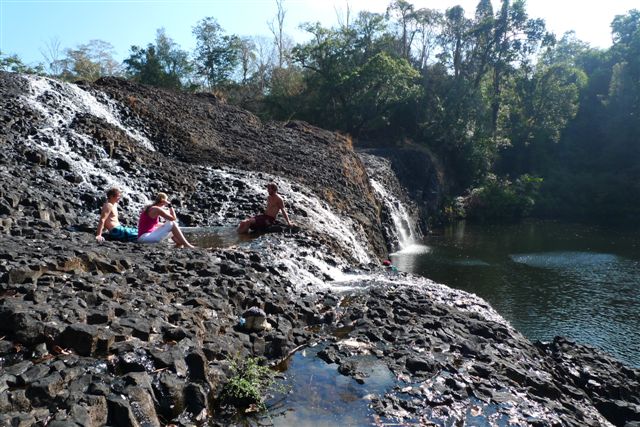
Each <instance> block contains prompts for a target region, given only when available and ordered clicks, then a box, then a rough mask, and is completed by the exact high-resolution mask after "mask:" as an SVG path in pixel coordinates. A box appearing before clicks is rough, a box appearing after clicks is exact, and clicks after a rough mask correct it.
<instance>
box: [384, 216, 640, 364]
mask: <svg viewBox="0 0 640 427" xmlns="http://www.w3.org/2000/svg"><path fill="white" fill-rule="evenodd" d="M425 245H426V246H427V247H426V248H425V250H424V251H422V253H415V252H416V251H413V253H397V254H394V255H392V260H393V262H394V264H395V265H396V266H397V267H398V269H399V270H401V271H407V272H412V273H416V274H420V275H423V276H425V277H428V278H430V279H432V280H434V281H436V282H440V283H444V284H446V285H449V286H451V287H454V288H458V289H463V290H465V291H468V292H472V293H475V294H476V295H478V296H480V297H482V298H484V299H485V300H487V301H488V302H489V303H490V304H491V305H492V306H493V307H494V308H495V309H496V310H497V311H498V312H499V313H500V314H501V315H502V316H503V317H504V318H505V319H507V320H508V321H509V322H510V323H511V324H512V325H513V326H514V327H515V328H516V329H518V330H519V331H521V332H522V333H523V334H525V335H526V336H527V337H528V338H530V339H532V340H542V341H548V340H551V339H552V338H553V337H554V336H556V335H562V336H565V337H568V338H570V339H572V340H575V341H577V342H579V343H583V344H589V345H592V346H595V347H598V348H601V349H603V350H605V351H607V352H608V353H610V354H612V355H614V356H616V357H617V358H618V359H619V360H621V361H623V362H624V363H626V364H628V365H631V366H634V367H640V228H638V227H635V228H633V229H630V228H628V227H627V228H604V227H595V226H587V225H579V224H566V223H560V222H547V221H545V222H526V223H523V224H517V225H469V224H465V223H464V222H461V223H457V224H455V225H452V226H449V227H447V228H446V229H444V230H440V231H437V232H434V233H433V234H430V235H429V236H427V238H426V239H425Z"/></svg>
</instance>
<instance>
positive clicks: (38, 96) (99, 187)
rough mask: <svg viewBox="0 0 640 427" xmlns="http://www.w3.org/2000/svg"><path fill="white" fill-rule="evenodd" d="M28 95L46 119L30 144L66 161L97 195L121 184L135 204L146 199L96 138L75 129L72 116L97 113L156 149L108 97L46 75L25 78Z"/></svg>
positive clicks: (29, 102)
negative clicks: (130, 124) (128, 121)
mask: <svg viewBox="0 0 640 427" xmlns="http://www.w3.org/2000/svg"><path fill="white" fill-rule="evenodd" d="M24 78H25V79H26V81H27V84H28V94H26V95H25V96H23V100H24V102H25V105H26V106H28V107H29V108H31V109H32V110H34V111H36V112H38V113H40V114H41V116H42V118H43V121H44V123H42V124H41V125H40V126H39V128H38V131H37V133H36V134H35V135H31V136H29V138H28V139H27V143H28V144H29V145H31V146H32V147H34V148H37V149H40V150H42V151H44V152H46V153H48V154H49V155H50V156H51V157H52V158H56V159H62V160H63V161H64V162H66V163H67V164H68V165H69V167H70V168H71V170H73V171H74V172H76V173H77V174H78V175H79V176H81V177H82V178H83V179H82V182H80V183H78V188H80V189H84V190H90V191H93V192H96V193H99V194H102V193H103V192H104V189H105V188H108V187H111V186H117V187H119V188H120V189H121V190H123V191H124V192H125V193H127V194H128V195H129V197H130V198H131V200H132V202H133V203H132V204H133V205H134V206H135V207H138V206H142V205H143V204H144V203H147V202H148V200H147V199H146V197H145V196H143V195H140V192H139V191H136V190H135V189H136V187H137V185H136V180H135V179H134V178H133V177H130V176H129V174H128V173H127V172H126V171H124V170H123V169H122V168H121V167H120V166H119V165H118V164H117V162H115V161H114V160H112V159H111V158H109V155H108V153H107V152H106V151H105V149H104V148H103V147H101V146H100V144H98V143H96V141H95V140H94V139H92V138H91V137H89V136H88V135H85V134H83V133H80V132H78V131H76V130H74V129H73V127H72V123H73V121H74V119H76V118H77V117H79V116H81V115H90V116H94V117H97V118H99V119H101V120H104V121H105V122H107V123H109V124H111V125H113V126H115V127H116V128H118V129H120V130H122V131H123V132H124V133H125V134H126V135H127V136H129V137H130V138H131V139H132V140H134V141H136V142H137V143H138V145H139V146H140V147H141V148H144V149H147V150H151V151H153V150H154V147H153V144H151V142H150V141H149V140H148V139H147V138H145V137H144V136H143V135H142V134H141V133H140V132H139V131H138V130H136V129H133V128H131V127H129V126H125V125H124V124H123V123H122V121H121V119H120V117H119V113H118V112H117V108H116V104H115V102H114V101H112V100H109V99H108V98H107V97H106V96H104V95H102V96H100V100H99V99H98V98H97V97H96V96H94V95H92V94H90V93H89V92H87V91H85V90H83V89H81V88H79V87H78V86H76V85H73V84H69V83H63V82H58V81H56V80H52V79H49V78H46V77H37V76H25V77H24Z"/></svg>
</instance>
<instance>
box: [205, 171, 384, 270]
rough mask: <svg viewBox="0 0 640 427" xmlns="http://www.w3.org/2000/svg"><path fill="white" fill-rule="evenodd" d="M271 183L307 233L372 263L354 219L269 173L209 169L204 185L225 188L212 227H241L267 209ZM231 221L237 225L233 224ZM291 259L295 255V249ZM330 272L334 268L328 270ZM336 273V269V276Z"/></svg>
mask: <svg viewBox="0 0 640 427" xmlns="http://www.w3.org/2000/svg"><path fill="white" fill-rule="evenodd" d="M269 182H275V183H276V184H277V186H278V193H280V194H281V195H282V197H283V199H284V201H285V208H286V210H287V212H288V214H289V217H290V219H291V220H292V221H293V222H294V223H295V224H296V225H297V226H300V227H302V228H303V229H305V230H308V231H312V232H314V233H316V234H318V235H321V236H326V237H328V238H329V240H331V241H332V242H333V243H334V244H336V245H338V246H340V248H342V250H343V251H344V252H346V253H348V254H349V255H350V257H351V258H353V260H355V261H356V262H357V263H360V264H368V263H370V262H371V261H372V258H371V256H370V255H369V253H370V250H369V248H368V247H367V244H366V243H365V242H367V239H366V235H365V232H364V230H362V227H361V226H360V225H358V224H357V223H356V222H354V221H353V220H351V219H350V218H346V217H343V216H341V215H339V214H338V213H336V212H334V210H333V209H332V208H331V206H329V204H328V203H326V202H325V201H323V200H320V199H319V198H318V197H316V196H315V195H314V194H313V191H312V190H311V189H309V188H307V187H305V186H304V185H302V184H299V183H292V182H290V181H288V180H287V179H285V178H282V177H279V176H275V175H270V174H267V173H255V172H251V171H243V170H238V169H233V168H226V169H215V168H207V174H206V176H205V177H204V178H203V180H202V181H201V185H202V186H205V187H208V188H220V189H224V190H223V191H224V194H221V195H220V198H219V199H218V200H217V201H216V203H215V209H213V210H212V211H211V212H210V213H209V215H210V218H209V223H210V225H213V224H217V225H226V226H230V225H233V226H235V225H237V222H238V221H239V220H240V219H243V217H245V216H248V215H255V214H257V213H260V212H261V211H262V209H264V206H265V203H266V198H267V190H266V186H267V184H268V183H269ZM239 201H244V203H245V204H249V202H251V203H250V205H251V206H258V207H259V208H258V210H257V211H251V212H247V211H246V209H247V207H246V206H245V211H242V210H239V207H238V204H239V203H240V202H239ZM230 222H233V224H231V223H230ZM283 250H284V251H285V252H287V254H288V255H286V256H287V257H290V256H293V255H295V249H294V251H293V252H291V253H289V251H288V250H286V248H283ZM326 268H327V269H328V270H330V268H329V267H328V266H327V267H326ZM335 272H336V270H334V273H335Z"/></svg>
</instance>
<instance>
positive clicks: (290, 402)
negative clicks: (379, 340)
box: [270, 346, 395, 426]
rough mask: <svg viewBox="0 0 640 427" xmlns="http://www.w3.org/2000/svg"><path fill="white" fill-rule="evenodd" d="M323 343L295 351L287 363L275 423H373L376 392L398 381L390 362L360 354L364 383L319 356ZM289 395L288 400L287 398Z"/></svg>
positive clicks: (297, 424)
mask: <svg viewBox="0 0 640 427" xmlns="http://www.w3.org/2000/svg"><path fill="white" fill-rule="evenodd" d="M320 350H322V346H316V347H314V348H309V349H305V350H303V351H299V352H297V353H295V354H294V355H293V356H292V358H291V359H290V361H289V364H288V365H287V370H286V372H285V376H286V380H285V381H284V384H285V385H286V386H287V388H288V389H289V392H288V394H287V395H286V396H282V395H280V396H278V395H277V396H275V397H274V398H273V399H272V401H271V403H274V402H280V404H279V405H278V404H276V407H275V408H274V410H272V411H271V413H270V422H272V423H273V425H275V426H301V425H314V426H360V425H371V422H366V421H365V420H371V421H373V420H372V418H371V416H372V411H371V409H370V408H369V404H370V402H371V398H372V396H373V395H382V394H384V392H385V391H386V390H387V389H389V388H390V387H392V386H393V385H394V384H395V378H394V376H393V374H392V373H391V371H389V369H388V368H387V367H386V365H385V364H384V363H383V362H382V361H380V360H378V359H377V358H376V357H374V356H370V355H366V356H359V357H358V369H360V370H362V371H363V372H364V373H365V374H366V378H365V381H364V384H358V383H357V382H356V381H355V380H354V379H353V378H351V377H347V376H344V375H341V374H340V373H339V372H338V370H337V365H335V364H328V363H326V362H324V361H322V360H321V359H320V358H318V357H317V354H318V352H319V351H320ZM283 398H286V400H283Z"/></svg>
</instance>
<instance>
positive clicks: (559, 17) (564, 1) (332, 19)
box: [0, 0, 640, 64]
mask: <svg viewBox="0 0 640 427" xmlns="http://www.w3.org/2000/svg"><path fill="white" fill-rule="evenodd" d="M389 3H390V0H388V1H387V0H350V1H349V2H348V4H349V8H350V10H351V13H352V15H353V14H355V13H356V12H357V11H359V10H363V9H365V10H370V11H372V12H383V11H384V10H385V8H386V6H387V5H388V4H389ZM412 3H413V4H414V5H415V6H416V7H429V8H435V9H441V10H444V9H446V8H447V7H451V6H454V5H456V4H460V5H461V6H462V7H464V9H465V10H467V11H468V12H469V13H472V12H473V10H474V8H475V5H476V4H477V0H459V1H453V0H415V1H413V2H412ZM493 3H494V6H495V7H496V8H497V7H498V4H499V1H498V0H494V1H493ZM283 4H284V7H285V9H286V11H287V15H286V18H285V29H286V32H287V34H288V35H289V36H291V37H292V38H293V39H294V40H296V41H303V40H304V38H305V34H304V33H303V32H301V31H300V30H299V29H298V25H299V24H300V23H302V22H307V21H320V22H321V23H322V24H324V25H325V26H332V25H335V24H336V23H337V15H342V16H344V13H345V11H346V5H347V1H346V0H284V3H283ZM587 4H588V6H587ZM632 8H640V1H638V0H609V1H599V0H598V1H594V0H591V1H589V2H586V1H585V0H529V1H528V7H527V10H528V11H529V15H530V16H531V17H540V18H544V19H545V20H546V21H547V26H548V28H549V29H550V30H552V31H554V32H556V33H557V34H562V33H563V32H564V31H567V30H575V31H576V33H577V36H578V37H579V38H580V39H582V40H584V41H587V42H589V43H590V44H591V45H593V46H596V47H607V46H609V45H610V43H611V36H610V27H609V24H610V23H611V20H612V19H613V17H614V16H615V15H616V14H623V13H626V12H627V11H628V10H630V9H632ZM276 10H277V9H276V2H275V0H209V1H203V0H184V1H176V0H153V1H152V0H64V1H63V0H0V50H2V52H3V53H9V54H18V55H19V56H20V57H21V58H22V59H23V60H24V61H25V62H27V63H30V64H35V63H37V62H40V61H42V60H43V58H42V54H41V53H40V51H41V50H42V49H43V48H44V46H45V44H46V43H47V42H49V41H51V40H52V39H54V38H57V39H58V40H59V41H60V43H61V46H62V48H73V47H76V46H77V45H79V44H82V43H86V42H88V41H89V40H92V39H101V40H104V41H107V42H109V43H111V44H112V45H113V46H114V47H115V51H116V59H119V60H122V59H124V58H126V57H127V56H128V53H129V48H130V47H131V45H146V44H147V43H150V42H153V41H154V39H155V34H156V30H157V29H158V28H160V27H164V28H165V29H166V31H167V35H168V36H169V37H171V38H172V39H173V40H174V41H176V42H177V43H178V44H179V45H180V46H181V47H182V48H183V49H186V50H191V49H192V48H193V46H194V44H195V40H194V38H193V36H192V34H191V29H192V27H193V26H194V25H195V24H196V23H197V22H198V21H199V20H200V19H202V18H204V17H207V16H213V17H215V18H216V19H217V20H218V22H219V23H220V25H222V27H223V28H224V29H225V30H226V31H227V32H228V33H233V34H238V35H241V36H253V35H263V36H269V34H270V33H269V28H268V25H267V22H268V21H271V20H273V18H274V17H275V15H276Z"/></svg>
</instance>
